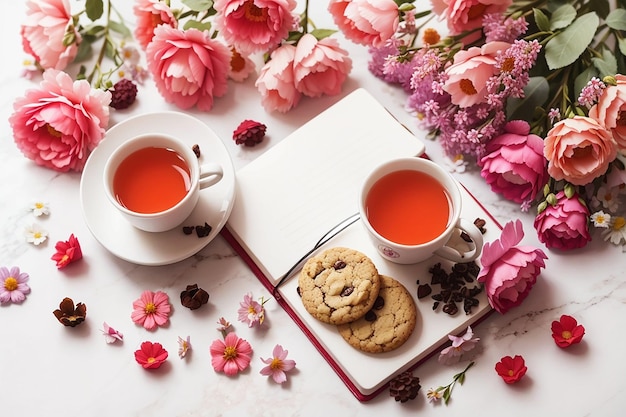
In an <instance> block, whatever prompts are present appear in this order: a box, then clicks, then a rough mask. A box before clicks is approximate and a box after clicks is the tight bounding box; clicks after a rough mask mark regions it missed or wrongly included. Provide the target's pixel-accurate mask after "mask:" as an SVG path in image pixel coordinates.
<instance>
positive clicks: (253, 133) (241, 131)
mask: <svg viewBox="0 0 626 417" xmlns="http://www.w3.org/2000/svg"><path fill="white" fill-rule="evenodd" d="M266 130H267V126H265V125H264V124H263V123H259V122H255V121H254V120H244V121H243V122H241V124H240V125H239V126H238V127H237V129H235V131H234V132H233V140H234V141H235V143H236V144H237V145H245V146H254V145H256V144H258V143H261V142H262V141H263V138H264V137H265V131H266Z"/></svg>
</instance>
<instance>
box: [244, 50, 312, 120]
mask: <svg viewBox="0 0 626 417" xmlns="http://www.w3.org/2000/svg"><path fill="white" fill-rule="evenodd" d="M295 55H296V47H295V46H293V45H289V44H284V45H282V46H281V47H280V48H277V49H275V50H274V51H273V52H272V55H271V56H270V60H269V61H268V62H267V63H266V64H265V65H264V66H263V68H261V73H260V74H259V78H257V80H256V82H255V86H256V88H257V89H258V90H259V93H261V104H262V105H263V107H264V108H265V110H266V111H268V112H272V111H279V112H281V113H285V112H287V111H289V110H291V109H292V108H293V107H295V106H297V105H298V103H299V102H300V97H301V94H300V92H299V91H298V90H296V84H295V80H294V75H293V60H294V57H295Z"/></svg>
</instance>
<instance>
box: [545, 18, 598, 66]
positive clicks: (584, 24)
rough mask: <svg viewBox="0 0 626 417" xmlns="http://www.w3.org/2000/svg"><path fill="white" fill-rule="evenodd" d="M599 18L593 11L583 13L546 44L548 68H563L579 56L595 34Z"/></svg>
mask: <svg viewBox="0 0 626 417" xmlns="http://www.w3.org/2000/svg"><path fill="white" fill-rule="evenodd" d="M599 24H600V19H599V18H598V15H597V14H595V13H594V12H591V13H587V14H584V15H582V16H580V17H579V18H578V19H576V20H574V22H573V23H572V24H571V25H569V26H568V27H567V28H566V29H565V30H564V31H563V32H561V33H559V34H558V35H556V36H555V37H554V38H552V39H550V41H548V43H547V44H546V62H547V63H548V68H550V69H551V70H555V69H558V68H563V67H566V66H568V65H570V64H571V63H573V62H574V61H576V60H577V59H578V57H580V55H581V54H582V53H583V52H584V51H585V49H586V48H587V46H589V44H590V43H591V41H592V40H593V37H594V36H595V34H596V30H597V29H598V25H599Z"/></svg>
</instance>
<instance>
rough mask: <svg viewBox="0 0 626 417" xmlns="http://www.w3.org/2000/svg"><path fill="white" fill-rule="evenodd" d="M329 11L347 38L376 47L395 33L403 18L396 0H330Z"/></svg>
mask: <svg viewBox="0 0 626 417" xmlns="http://www.w3.org/2000/svg"><path fill="white" fill-rule="evenodd" d="M328 11H329V12H330V14H331V15H332V17H333V20H334V21H335V24H336V25H337V26H338V27H339V29H340V30H341V31H342V32H343V34H344V35H345V37H346V38H348V39H349V40H351V41H352V42H355V43H358V44H361V45H365V46H374V47H376V48H378V47H381V46H383V45H384V43H385V41H387V40H388V39H390V38H391V37H392V36H393V35H394V33H395V32H396V29H397V28H398V23H399V22H400V17H399V11H398V5H397V4H396V2H395V1H393V0H378V1H377V0H331V1H330V4H329V5H328Z"/></svg>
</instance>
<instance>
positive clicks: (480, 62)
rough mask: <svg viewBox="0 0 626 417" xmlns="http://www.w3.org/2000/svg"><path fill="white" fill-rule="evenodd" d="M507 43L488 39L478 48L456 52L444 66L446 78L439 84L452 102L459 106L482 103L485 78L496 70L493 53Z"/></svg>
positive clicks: (504, 48) (507, 44)
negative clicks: (451, 60)
mask: <svg viewBox="0 0 626 417" xmlns="http://www.w3.org/2000/svg"><path fill="white" fill-rule="evenodd" d="M510 46H511V44H509V43H506V42H489V43H486V44H485V45H483V46H482V47H480V48H479V47H472V48H469V49H468V50H466V51H459V52H457V53H456V55H454V62H453V64H452V65H450V66H449V67H448V68H446V70H445V73H446V76H447V78H448V79H447V81H446V82H445V84H444V86H443V89H444V90H445V91H446V92H447V93H448V94H450V96H451V100H452V103H453V104H456V105H457V106H460V107H470V106H472V105H474V104H478V103H483V102H484V101H485V97H486V95H487V80H489V78H491V77H492V76H494V75H495V74H496V72H497V69H496V56H497V54H498V52H504V51H506V50H507V49H508V48H509V47H510Z"/></svg>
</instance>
